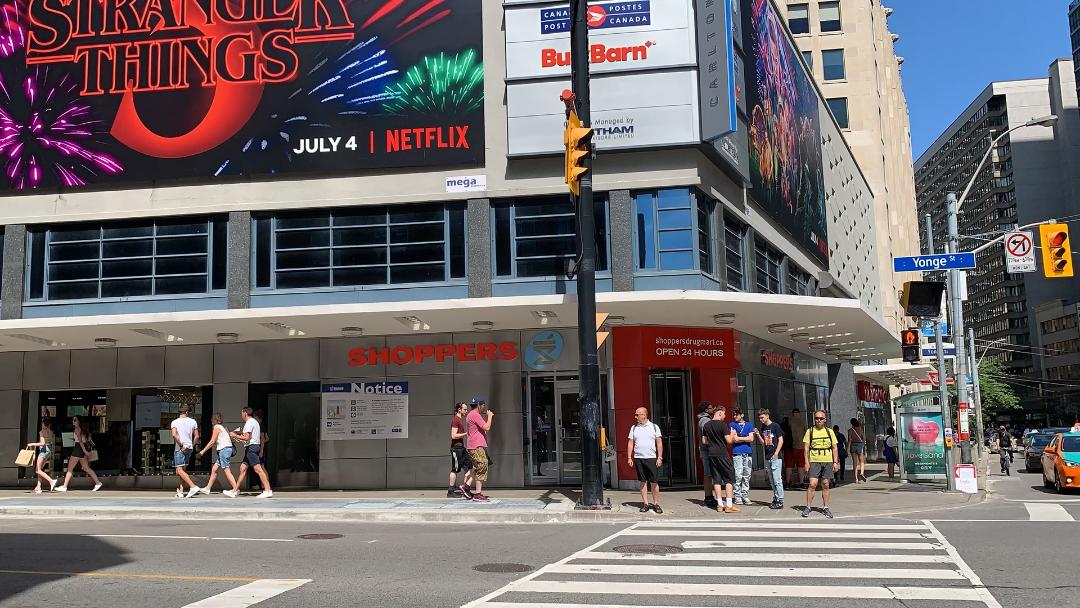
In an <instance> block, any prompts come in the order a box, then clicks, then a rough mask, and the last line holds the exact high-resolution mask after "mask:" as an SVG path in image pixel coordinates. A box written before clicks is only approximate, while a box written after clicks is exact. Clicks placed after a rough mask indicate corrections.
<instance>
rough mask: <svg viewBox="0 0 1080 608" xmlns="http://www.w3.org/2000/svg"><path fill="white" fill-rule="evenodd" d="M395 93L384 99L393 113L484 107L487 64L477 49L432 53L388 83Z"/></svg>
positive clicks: (459, 110)
mask: <svg viewBox="0 0 1080 608" xmlns="http://www.w3.org/2000/svg"><path fill="white" fill-rule="evenodd" d="M386 93H387V94H388V95H393V98H392V99H390V100H389V101H386V102H383V109H384V110H385V111H387V112H389V113H390V114H409V113H433V112H439V113H445V112H454V113H460V114H466V113H468V112H471V111H473V110H476V109H479V108H481V107H483V104H484V64H483V63H481V62H479V61H477V53H476V51H475V50H473V49H469V50H467V51H464V52H461V53H457V54H455V55H447V54H446V53H439V54H438V55H429V56H427V57H424V58H423V59H422V60H421V61H420V63H417V64H416V65H414V66H412V67H411V68H409V69H408V70H406V71H405V75H404V77H403V78H402V79H401V80H400V81H399V82H397V83H396V84H392V85H389V86H387V87H386Z"/></svg>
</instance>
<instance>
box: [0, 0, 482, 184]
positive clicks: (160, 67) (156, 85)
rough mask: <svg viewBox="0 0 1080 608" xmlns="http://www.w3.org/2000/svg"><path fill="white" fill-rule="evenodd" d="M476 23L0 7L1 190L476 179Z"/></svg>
mask: <svg viewBox="0 0 1080 608" xmlns="http://www.w3.org/2000/svg"><path fill="white" fill-rule="evenodd" d="M480 19H481V5H480V0H0V169H2V176H0V182H2V186H0V187H6V188H7V189H14V190H32V189H56V188H65V189H66V188H70V187H78V186H87V185H89V186H97V185H101V184H106V185H107V184H109V183H114V182H118V181H123V180H137V181H158V180H169V179H174V178H210V179H213V178H225V177H236V176H248V175H267V174H290V173H304V172H319V173H341V172H357V171H363V170H366V169H383V168H392V167H424V166H437V165H463V164H465V165H467V164H480V163H482V162H483V159H484V132H483V128H484V124H483V110H484V97H483V93H484V80H483V77H484V66H483V57H482V33H481V21H480Z"/></svg>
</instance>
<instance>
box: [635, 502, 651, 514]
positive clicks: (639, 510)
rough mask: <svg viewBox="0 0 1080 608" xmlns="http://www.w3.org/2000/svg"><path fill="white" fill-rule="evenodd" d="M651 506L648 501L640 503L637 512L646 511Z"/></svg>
mask: <svg viewBox="0 0 1080 608" xmlns="http://www.w3.org/2000/svg"><path fill="white" fill-rule="evenodd" d="M651 508H652V506H650V505H649V503H645V504H643V505H641V508H640V509H638V512H639V513H648V512H649V509H651Z"/></svg>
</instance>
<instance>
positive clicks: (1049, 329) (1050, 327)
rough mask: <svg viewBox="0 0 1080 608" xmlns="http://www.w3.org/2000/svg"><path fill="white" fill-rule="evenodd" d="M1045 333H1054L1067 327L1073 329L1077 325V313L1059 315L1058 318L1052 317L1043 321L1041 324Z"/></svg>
mask: <svg viewBox="0 0 1080 608" xmlns="http://www.w3.org/2000/svg"><path fill="white" fill-rule="evenodd" d="M1039 325H1040V328H1041V329H1042V333H1044V334H1052V333H1054V332H1058V331H1064V330H1066V329H1073V328H1075V327H1076V326H1077V315H1069V316H1066V317H1058V318H1056V319H1050V320H1049V321H1043V322H1042V323H1040V324H1039Z"/></svg>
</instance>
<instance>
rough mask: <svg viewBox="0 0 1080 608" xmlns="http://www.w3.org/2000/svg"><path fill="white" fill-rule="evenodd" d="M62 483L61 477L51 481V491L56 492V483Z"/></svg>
mask: <svg viewBox="0 0 1080 608" xmlns="http://www.w3.org/2000/svg"><path fill="white" fill-rule="evenodd" d="M58 483H60V480H59V479H54V480H52V481H50V482H49V491H50V492H54V491H55V490H56V484H58Z"/></svg>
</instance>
